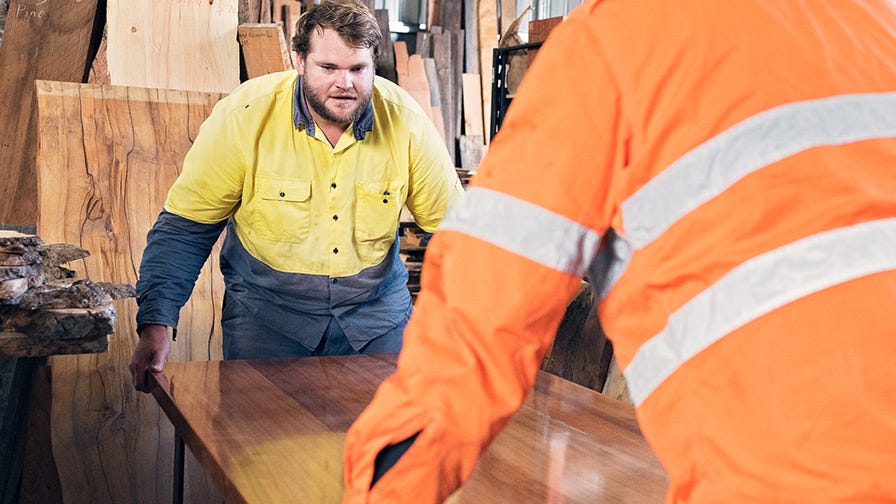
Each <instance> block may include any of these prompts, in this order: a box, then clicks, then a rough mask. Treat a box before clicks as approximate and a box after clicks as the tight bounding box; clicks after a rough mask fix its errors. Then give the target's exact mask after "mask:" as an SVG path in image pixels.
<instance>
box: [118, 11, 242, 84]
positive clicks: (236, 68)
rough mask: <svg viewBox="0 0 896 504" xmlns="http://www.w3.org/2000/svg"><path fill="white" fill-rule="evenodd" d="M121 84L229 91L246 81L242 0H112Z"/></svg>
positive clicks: (119, 81) (119, 80) (119, 82)
mask: <svg viewBox="0 0 896 504" xmlns="http://www.w3.org/2000/svg"><path fill="white" fill-rule="evenodd" d="M106 18H107V19H106V26H107V31H106V34H107V37H108V47H107V50H106V57H107V59H108V65H109V76H110V78H111V82H112V84H114V85H116V86H137V87H147V88H159V89H180V90H192V91H207V92H220V93H229V92H230V91H232V90H233V88H235V87H236V86H237V85H238V84H239V83H240V60H239V44H238V43H237V34H236V32H237V25H238V24H239V5H238V2H237V0H214V1H205V0H203V1H196V0H154V1H152V2H147V1H144V0H108V4H107V8H106Z"/></svg>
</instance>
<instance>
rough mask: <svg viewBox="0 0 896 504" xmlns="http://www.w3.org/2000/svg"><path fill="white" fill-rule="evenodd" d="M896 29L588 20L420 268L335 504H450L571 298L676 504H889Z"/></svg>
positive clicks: (894, 408) (648, 5) (782, 22)
mask: <svg viewBox="0 0 896 504" xmlns="http://www.w3.org/2000/svg"><path fill="white" fill-rule="evenodd" d="M894 167H896V4H894V3H893V2H891V1H887V0H866V1H845V0H844V1H838V2H802V1H795V0H776V1H774V2H770V1H762V0H742V1H738V2H707V1H700V0H679V1H676V2H666V1H661V0H639V1H633V0H604V1H600V0H586V1H585V2H584V3H583V4H582V5H581V6H580V7H579V8H577V9H576V10H575V11H574V12H573V13H571V14H570V15H569V16H568V18H567V19H566V20H565V21H564V22H563V23H562V24H560V25H559V26H558V27H557V28H555V29H554V31H553V32H552V34H551V36H550V37H549V39H548V40H547V42H546V43H545V45H544V46H543V47H542V48H541V49H540V50H539V53H538V57H537V58H536V60H535V62H534V64H533V66H532V67H531V68H530V69H529V71H528V74H527V76H526V77H525V79H524V80H523V83H522V85H521V86H520V89H519V92H518V93H517V95H516V97H515V98H514V102H513V105H512V106H511V107H510V110H509V112H508V114H507V116H506V119H505V121H504V123H503V125H502V128H501V131H500V132H499V133H498V135H497V136H496V137H495V139H494V142H493V143H492V145H491V146H490V149H489V152H488V154H487V156H486V157H485V159H484V160H483V162H482V164H481V166H480V168H479V170H478V172H477V173H476V175H475V176H474V177H473V180H472V181H471V184H470V189H469V190H468V192H467V194H466V196H465V197H464V198H463V199H462V200H461V201H460V202H459V203H458V204H457V205H456V206H455V207H454V208H453V209H452V211H451V212H450V213H449V215H448V216H447V217H446V220H445V221H443V222H442V225H441V226H440V229H439V231H438V233H436V235H435V236H434V238H433V240H432V241H431V242H430V244H429V246H428V250H427V254H426V261H425V264H424V269H423V277H422V290H421V293H420V296H419V298H418V300H417V304H416V311H415V313H414V315H413V317H412V318H411V321H410V323H409V325H408V327H407V329H406V331H405V335H404V338H405V346H404V348H403V350H402V352H401V354H400V357H399V362H398V371H397V373H396V374H395V375H393V376H392V377H390V378H389V379H387V380H386V381H385V382H383V384H382V385H381V386H380V388H379V390H378V391H377V394H376V396H375V397H374V400H373V401H372V402H371V404H370V405H369V406H368V408H367V409H366V410H365V411H364V412H363V413H362V414H361V416H360V417H359V418H358V420H357V421H356V423H355V424H354V425H353V426H352V427H351V429H350V430H349V432H348V435H347V438H346V446H345V478H346V484H347V492H346V496H345V502H351V503H354V502H390V503H394V502H412V501H413V502H439V501H441V500H443V499H445V498H446V497H447V496H448V495H450V494H451V493H452V492H453V491H454V490H455V489H457V488H458V487H459V486H460V485H462V484H463V482H464V481H465V480H466V478H467V477H468V476H469V475H470V473H471V472H472V471H473V468H474V466H475V464H476V461H477V459H478V457H479V456H480V455H481V454H482V452H483V451H484V450H485V449H486V448H487V447H488V446H489V443H490V442H491V441H492V440H493V439H494V437H495V436H496V435H497V434H498V433H499V432H500V431H501V429H502V428H503V427H504V426H505V425H506V423H507V422H508V420H509V419H510V417H511V416H512V415H513V413H514V412H515V411H516V410H517V408H518V407H519V406H520V404H521V402H522V400H523V398H524V397H525V395H526V393H527V392H528V391H529V389H530V387H531V386H532V384H533V380H534V377H535V374H536V371H537V370H538V368H539V365H540V364H541V361H542V359H543V358H544V355H545V352H546V351H547V349H548V348H549V346H550V343H551V340H552V338H553V336H554V334H555V331H556V329H557V327H558V324H559V323H560V320H561V318H562V316H563V313H564V309H565V307H566V304H567V302H568V300H569V299H570V297H571V296H572V294H573V293H574V291H575V289H576V288H577V286H578V285H579V282H580V279H581V278H582V277H585V278H587V279H588V280H589V282H590V283H591V285H592V286H593V288H594V289H595V290H596V293H597V296H598V299H599V302H598V310H599V314H600V318H601V321H602V324H603V327H604V329H605V331H606V333H607V335H608V337H610V338H611V340H612V341H613V345H614V352H615V355H616V358H617V361H618V363H619V364H620V367H621V368H622V369H623V372H624V375H625V378H626V381H627V383H628V387H629V393H630V396H631V398H632V401H633V402H634V404H635V406H636V409H637V414H638V420H639V423H640V425H641V428H642V431H643V432H644V434H645V437H646V438H647V439H648V441H649V442H650V443H651V446H652V447H653V448H654V450H655V452H656V453H657V455H658V457H659V458H660V460H661V461H662V462H663V464H664V466H665V467H666V469H667V470H668V472H669V475H670V480H671V483H670V486H669V489H668V497H667V500H668V502H691V503H702V502H770V501H775V502H780V501H785V502H863V503H867V502H883V501H894V500H896V478H894V477H893V475H894V474H896V400H894V398H896V366H894V365H893V363H892V360H893V356H894V355H896V338H894V337H893V335H894V329H893V313H896V169H894Z"/></svg>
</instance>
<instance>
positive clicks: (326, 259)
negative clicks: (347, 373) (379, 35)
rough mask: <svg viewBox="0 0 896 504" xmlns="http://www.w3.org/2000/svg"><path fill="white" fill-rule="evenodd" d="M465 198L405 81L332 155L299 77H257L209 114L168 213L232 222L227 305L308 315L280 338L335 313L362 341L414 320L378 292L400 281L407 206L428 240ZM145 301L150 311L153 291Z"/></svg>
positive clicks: (374, 101) (381, 89) (376, 102)
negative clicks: (237, 301) (236, 300)
mask: <svg viewBox="0 0 896 504" xmlns="http://www.w3.org/2000/svg"><path fill="white" fill-rule="evenodd" d="M287 124H291V125H292V127H288V126H286V125H287ZM462 193H463V189H462V188H461V185H460V182H459V180H458V177H457V174H456V172H455V170H454V167H453V164H452V162H451V160H450V157H449V156H448V152H447V150H446V149H445V145H444V142H443V141H442V139H441V137H440V136H439V134H438V132H437V131H436V129H435V127H434V126H433V124H432V121H431V120H430V118H429V116H427V115H426V113H425V112H423V110H422V109H421V108H420V107H419V105H418V104H417V103H416V102H415V101H413V99H412V98H411V97H410V96H409V95H408V94H407V93H406V92H404V91H403V90H402V89H400V88H399V87H398V86H397V85H395V84H393V83H391V82H389V81H387V80H385V79H382V78H380V77H377V78H376V80H375V83H374V90H373V96H372V98H371V104H370V106H369V107H368V110H367V111H366V112H365V113H364V114H363V115H362V116H361V117H360V118H359V119H358V120H357V121H355V123H354V124H352V125H351V126H349V128H348V129H347V130H346V131H345V132H344V134H343V135H342V137H341V138H340V139H339V140H338V142H337V143H336V145H335V147H334V146H331V145H330V143H329V142H328V141H327V139H326V138H325V136H324V134H323V132H322V131H320V130H319V128H317V127H315V124H314V121H313V119H312V117H311V115H310V113H309V112H308V109H307V107H306V105H305V100H304V96H303V93H302V85H301V77H300V76H298V75H297V73H296V72H295V71H292V70H291V71H285V72H278V73H275V74H270V75H266V76H262V77H258V78H256V79H252V80H249V81H247V82H245V83H244V84H243V85H241V86H240V87H239V88H237V89H236V90H235V91H234V92H233V93H231V94H230V95H229V96H227V97H225V98H224V99H222V100H221V101H220V102H219V103H218V104H217V105H216V106H215V108H214V110H213V111H212V113H211V115H210V116H209V117H208V119H207V120H206V121H205V122H204V123H203V124H202V126H201V127H200V130H199V134H198V135H197V138H196V140H195V142H194V144H193V146H192V148H191V149H190V151H189V152H188V154H187V156H186V158H185V159H184V167H183V172H182V173H181V175H180V177H179V178H178V179H177V181H176V182H175V183H174V185H173V186H172V188H171V190H170V191H169V193H168V199H167V201H166V203H165V210H166V211H167V212H170V213H171V214H174V215H176V216H179V217H182V218H184V219H186V220H188V221H192V222H194V223H197V224H206V225H213V224H219V223H222V222H223V221H225V220H227V219H228V218H229V219H230V222H229V225H228V237H227V243H225V246H224V247H223V249H222V261H221V262H222V271H223V272H224V275H225V281H226V283H227V293H228V295H229V296H231V297H232V296H234V295H236V293H246V296H245V299H249V300H251V302H252V303H253V304H255V303H259V304H264V306H265V311H266V312H270V310H269V309H268V308H270V307H271V305H277V307H279V308H281V309H282V310H283V311H284V313H283V314H282V315H283V316H285V317H287V318H290V317H289V316H290V315H295V316H297V317H300V318H302V320H298V319H297V320H292V321H289V322H288V323H287V322H286V321H283V324H282V325H283V329H284V330H290V329H289V328H290V327H293V328H294V327H296V325H294V324H298V325H299V326H301V327H305V328H308V327H311V326H319V325H320V324H323V327H324V328H325V326H326V322H325V321H322V320H318V321H317V323H313V321H312V320H309V317H311V318H320V317H330V316H335V317H336V319H337V321H338V322H339V323H340V325H341V326H342V327H343V329H344V330H345V332H346V335H347V336H348V339H349V341H351V342H352V343H353V344H356V343H358V344H360V343H363V342H364V341H367V340H369V339H371V338H373V337H376V336H378V335H379V334H382V333H384V332H386V331H387V330H389V329H392V328H394V327H395V326H396V325H398V324H399V323H402V322H404V320H402V317H404V318H405V319H406V316H407V313H408V311H409V306H408V303H409V301H407V299H409V297H407V296H406V295H403V296H401V299H402V301H401V303H400V304H404V306H392V305H394V304H396V301H395V300H397V299H398V298H396V297H394V296H392V298H393V300H392V301H388V300H386V299H382V298H383V296H384V295H385V294H387V293H388V292H391V291H393V290H394V289H393V288H392V287H394V286H386V285H383V283H384V282H387V281H388V280H389V279H393V280H394V279H395V278H396V277H395V271H394V270H395V267H394V266H395V265H394V264H393V263H394V262H396V261H398V257H397V243H396V236H397V230H398V225H399V214H400V211H401V209H402V207H403V206H405V205H406V206H407V208H408V209H409V210H410V212H411V214H412V215H413V217H414V220H415V222H416V223H417V224H418V225H419V226H420V227H421V228H422V229H424V230H425V231H429V232H432V231H435V229H436V227H437V226H438V224H439V222H440V221H441V220H442V218H443V217H444V216H445V214H446V212H447V211H448V209H449V207H450V206H451V205H452V204H453V203H454V202H455V201H456V200H457V199H458V198H459V197H460V195H461V194H462ZM160 220H161V219H160ZM150 245H151V244H150ZM144 260H145V259H144ZM398 265H399V266H400V263H399V264H398ZM142 270H143V266H142V265H141V276H143V271H142ZM404 278H406V276H405V277H404ZM401 288H403V289H404V290H405V291H406V288H405V287H404V285H401ZM147 290H152V289H147ZM138 295H140V297H141V311H144V310H143V308H144V307H143V304H144V303H151V300H150V298H152V296H151V295H141V294H139V293H138ZM241 301H242V300H241ZM162 304H164V303H162ZM145 311H147V313H149V312H150V311H152V310H151V309H150V308H149V307H147V310H145ZM225 312H226V310H225ZM224 315H225V317H226V316H227V313H225V314H224ZM174 317H176V315H174ZM151 322H153V321H151V320H146V317H144V318H143V323H151ZM138 323H140V315H139V314H138ZM225 325H226V324H225ZM386 326H388V327H386ZM226 329H227V328H226V327H225V331H226ZM292 330H294V329H292ZM311 332H312V333H314V332H317V331H316V330H313V331H311ZM322 333H323V329H321V330H320V334H322ZM320 334H316V335H315V334H311V335H309V338H308V341H307V342H306V344H307V345H316V343H317V342H319V340H320ZM303 339H304V338H303Z"/></svg>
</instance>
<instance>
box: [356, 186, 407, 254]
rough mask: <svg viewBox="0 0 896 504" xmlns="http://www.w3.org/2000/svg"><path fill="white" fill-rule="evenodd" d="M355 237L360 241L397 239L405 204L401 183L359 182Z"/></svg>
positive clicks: (357, 187)
mask: <svg viewBox="0 0 896 504" xmlns="http://www.w3.org/2000/svg"><path fill="white" fill-rule="evenodd" d="M355 189H356V194H357V202H356V206H355V237H356V238H357V239H358V240H359V241H362V242H363V241H379V240H385V239H388V240H389V242H388V244H389V245H391V243H392V242H391V240H392V239H394V238H395V233H396V231H397V230H398V218H399V214H400V213H401V206H402V204H403V201H402V199H401V189H402V186H401V184H400V183H398V182H395V181H388V180H387V181H378V182H359V183H358V184H357V185H356V186H355Z"/></svg>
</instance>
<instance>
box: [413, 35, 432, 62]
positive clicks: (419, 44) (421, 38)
mask: <svg viewBox="0 0 896 504" xmlns="http://www.w3.org/2000/svg"><path fill="white" fill-rule="evenodd" d="M431 36H432V34H431V33H430V32H428V31H418V32H417V39H416V41H415V43H414V47H415V51H414V53H415V54H419V55H420V56H423V57H424V58H432V47H431V46H430V43H429V42H430V37H431Z"/></svg>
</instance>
